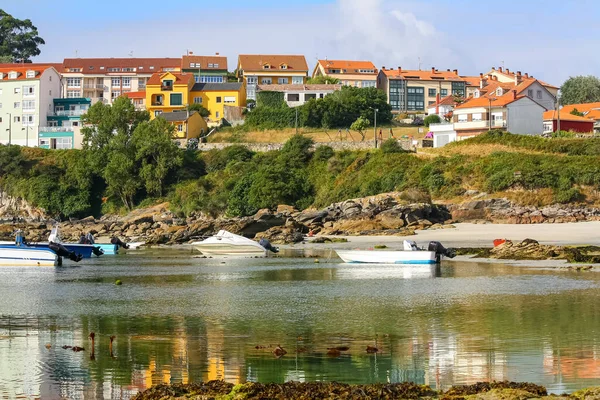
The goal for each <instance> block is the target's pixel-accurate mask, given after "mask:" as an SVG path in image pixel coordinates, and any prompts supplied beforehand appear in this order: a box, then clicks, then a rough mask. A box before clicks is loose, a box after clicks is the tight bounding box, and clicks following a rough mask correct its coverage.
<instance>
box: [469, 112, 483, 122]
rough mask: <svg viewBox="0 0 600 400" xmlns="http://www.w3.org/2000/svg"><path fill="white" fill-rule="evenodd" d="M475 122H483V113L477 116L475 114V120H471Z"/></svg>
mask: <svg viewBox="0 0 600 400" xmlns="http://www.w3.org/2000/svg"><path fill="white" fill-rule="evenodd" d="M471 119H472V120H473V121H482V120H483V117H482V114H481V113H477V114H473V118H471Z"/></svg>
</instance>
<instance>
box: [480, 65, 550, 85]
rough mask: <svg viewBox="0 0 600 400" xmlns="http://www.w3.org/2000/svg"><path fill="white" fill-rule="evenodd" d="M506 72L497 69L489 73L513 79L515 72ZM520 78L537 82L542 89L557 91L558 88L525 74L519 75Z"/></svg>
mask: <svg viewBox="0 0 600 400" xmlns="http://www.w3.org/2000/svg"><path fill="white" fill-rule="evenodd" d="M506 71H507V70H506V69H502V70H500V68H497V69H495V70H492V71H490V72H489V73H491V72H495V73H496V74H500V75H504V76H505V77H507V78H511V79H514V78H515V74H516V72H515V71H513V72H506ZM508 71H510V70H508ZM521 78H522V79H523V80H525V79H534V80H537V81H538V82H539V83H540V84H541V85H542V86H544V87H549V88H552V89H559V88H558V87H556V86H553V85H550V84H549V83H546V82H544V81H540V80H539V79H536V78H534V77H533V76H531V75H529V74H527V75H525V74H521Z"/></svg>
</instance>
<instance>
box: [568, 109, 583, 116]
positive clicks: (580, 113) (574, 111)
mask: <svg viewBox="0 0 600 400" xmlns="http://www.w3.org/2000/svg"><path fill="white" fill-rule="evenodd" d="M571 115H577V116H578V117H583V116H585V115H584V114H583V113H582V112H581V111H579V110H578V109H576V108H574V109H573V111H571Z"/></svg>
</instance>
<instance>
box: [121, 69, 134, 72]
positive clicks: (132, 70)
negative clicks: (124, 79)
mask: <svg viewBox="0 0 600 400" xmlns="http://www.w3.org/2000/svg"><path fill="white" fill-rule="evenodd" d="M123 72H135V68H123Z"/></svg>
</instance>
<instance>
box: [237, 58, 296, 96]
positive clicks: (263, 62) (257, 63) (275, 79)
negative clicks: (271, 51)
mask: <svg viewBox="0 0 600 400" xmlns="http://www.w3.org/2000/svg"><path fill="white" fill-rule="evenodd" d="M237 74H238V79H239V80H240V81H241V82H243V83H244V85H245V86H246V96H247V97H248V99H251V100H256V87H257V85H273V84H278V85H288V84H292V85H302V84H305V83H306V79H307V77H308V64H307V63H306V58H304V56H299V55H260V54H256V55H248V54H243V55H240V56H239V57H238V65H237Z"/></svg>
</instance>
